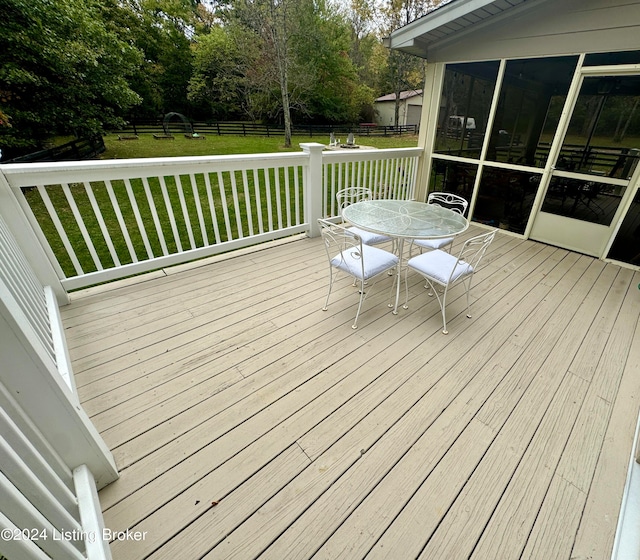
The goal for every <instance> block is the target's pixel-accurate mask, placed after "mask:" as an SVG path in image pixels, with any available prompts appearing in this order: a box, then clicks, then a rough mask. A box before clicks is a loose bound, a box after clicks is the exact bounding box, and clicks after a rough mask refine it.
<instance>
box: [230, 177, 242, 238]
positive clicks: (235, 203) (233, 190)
mask: <svg viewBox="0 0 640 560" xmlns="http://www.w3.org/2000/svg"><path fill="white" fill-rule="evenodd" d="M229 175H230V176H231V194H232V195H233V209H234V210H235V216H236V230H237V232H238V239H242V238H243V237H244V231H243V227H242V216H241V214H240V199H239V197H238V182H237V180H236V172H235V171H231V172H230V173H229Z"/></svg>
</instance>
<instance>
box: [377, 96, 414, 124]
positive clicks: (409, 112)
mask: <svg viewBox="0 0 640 560" xmlns="http://www.w3.org/2000/svg"><path fill="white" fill-rule="evenodd" d="M374 106H375V109H376V112H377V121H378V124H379V125H382V126H408V125H419V124H420V117H421V115H422V90H421V89H412V90H407V91H402V92H400V107H399V111H398V122H397V123H396V119H395V106H396V94H395V93H389V94H387V95H383V96H381V97H378V98H377V99H376V101H375V104H374Z"/></svg>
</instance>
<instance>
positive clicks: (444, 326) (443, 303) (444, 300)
mask: <svg viewBox="0 0 640 560" xmlns="http://www.w3.org/2000/svg"><path fill="white" fill-rule="evenodd" d="M438 299H439V300H440V298H438ZM440 309H441V311H442V334H449V331H448V330H447V311H446V309H447V288H445V289H444V293H443V294H442V300H440Z"/></svg>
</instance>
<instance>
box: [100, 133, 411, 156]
mask: <svg viewBox="0 0 640 560" xmlns="http://www.w3.org/2000/svg"><path fill="white" fill-rule="evenodd" d="M305 142H318V143H320V144H328V143H329V136H328V135H327V136H326V137H325V136H313V137H310V136H296V137H294V138H293V139H292V141H291V144H292V146H291V148H285V147H284V138H283V137H282V136H273V137H269V138H267V137H266V136H231V135H225V136H214V135H209V134H207V135H204V140H192V139H188V138H185V137H184V135H181V134H176V135H175V136H174V139H173V140H168V139H162V140H157V139H155V138H154V137H153V135H152V134H140V135H139V136H138V139H137V140H118V135H117V134H107V135H106V136H105V137H104V143H105V146H106V148H107V151H106V152H105V153H104V154H102V156H101V159H126V158H146V157H177V156H212V155H229V154H264V153H275V152H299V151H300V150H301V148H300V144H302V143H305ZM356 144H362V145H366V146H373V147H375V148H412V147H415V146H417V145H418V137H417V136H415V135H406V136H393V137H391V136H389V137H384V136H362V137H356Z"/></svg>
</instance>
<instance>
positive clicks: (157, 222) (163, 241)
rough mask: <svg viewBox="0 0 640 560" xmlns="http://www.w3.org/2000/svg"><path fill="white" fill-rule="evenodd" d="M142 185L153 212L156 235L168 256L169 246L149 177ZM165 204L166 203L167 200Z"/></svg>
mask: <svg viewBox="0 0 640 560" xmlns="http://www.w3.org/2000/svg"><path fill="white" fill-rule="evenodd" d="M142 185H143V187H144V192H145V195H146V197H147V202H148V204H149V210H151V216H152V218H153V224H154V226H155V228H156V233H157V235H158V241H159V242H160V247H161V248H162V254H163V255H168V254H169V248H168V246H167V241H166V239H165V237H164V231H163V229H162V226H161V225H160V218H159V217H158V211H157V209H156V202H155V200H154V198H153V193H152V192H151V186H150V185H149V179H148V178H147V177H143V178H142ZM165 203H166V199H165Z"/></svg>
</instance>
